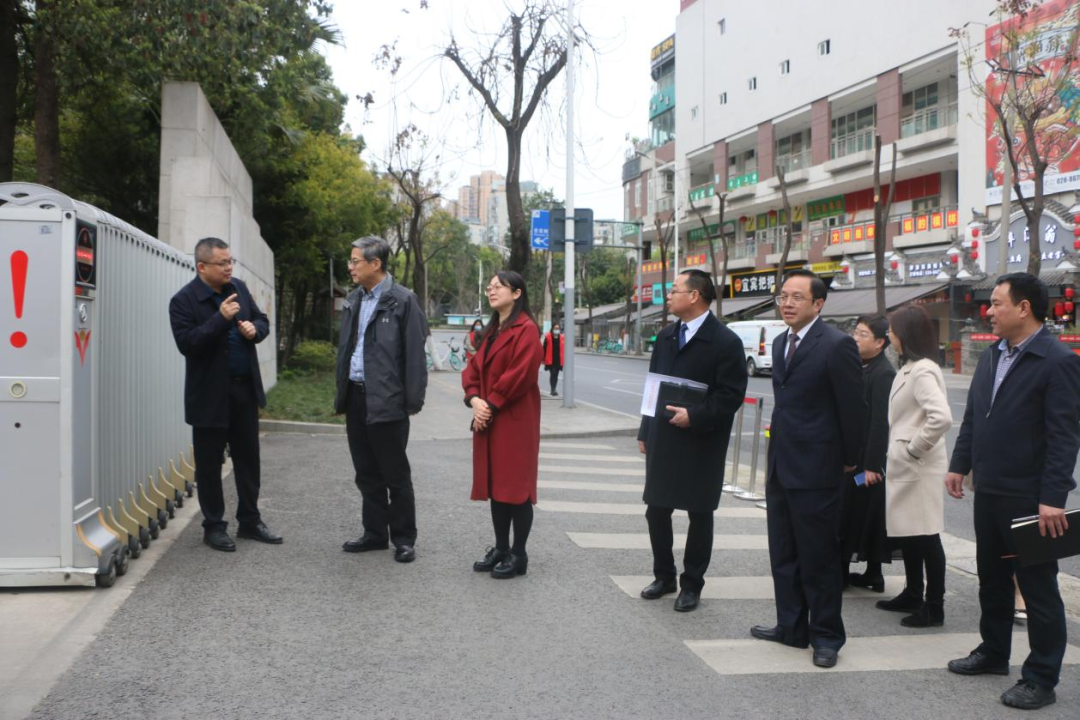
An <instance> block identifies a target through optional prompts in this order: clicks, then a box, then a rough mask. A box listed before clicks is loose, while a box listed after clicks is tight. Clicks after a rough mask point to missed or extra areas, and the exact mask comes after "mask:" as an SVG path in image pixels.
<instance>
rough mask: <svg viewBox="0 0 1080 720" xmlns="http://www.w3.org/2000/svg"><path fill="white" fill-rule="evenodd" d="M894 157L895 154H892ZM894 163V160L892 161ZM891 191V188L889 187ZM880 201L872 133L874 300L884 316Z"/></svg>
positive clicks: (877, 152)
mask: <svg viewBox="0 0 1080 720" xmlns="http://www.w3.org/2000/svg"><path fill="white" fill-rule="evenodd" d="M894 157H895V156H894ZM893 162H894V163H895V160H894V161H893ZM890 191H891V188H890ZM883 205H884V203H882V202H881V136H880V135H878V134H876V133H875V134H874V300H875V303H876V305H877V314H878V315H881V316H884V315H885V313H886V311H887V308H886V307H885V218H884V217H882V210H884V207H883Z"/></svg>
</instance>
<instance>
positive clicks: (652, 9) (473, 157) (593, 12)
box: [326, 0, 678, 219]
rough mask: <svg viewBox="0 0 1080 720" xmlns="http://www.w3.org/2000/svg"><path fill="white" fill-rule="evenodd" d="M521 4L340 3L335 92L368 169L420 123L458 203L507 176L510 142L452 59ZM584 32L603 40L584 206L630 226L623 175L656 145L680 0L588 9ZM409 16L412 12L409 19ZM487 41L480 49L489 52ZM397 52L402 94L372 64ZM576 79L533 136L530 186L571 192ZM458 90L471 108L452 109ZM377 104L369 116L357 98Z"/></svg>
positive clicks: (593, 59)
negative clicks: (484, 113)
mask: <svg viewBox="0 0 1080 720" xmlns="http://www.w3.org/2000/svg"><path fill="white" fill-rule="evenodd" d="M508 4H509V5H511V6H512V7H520V5H521V1H520V0H506V2H505V3H504V2H503V0H468V1H466V0H428V6H429V7H428V9H427V10H423V9H421V8H420V1H419V0H381V1H379V2H372V1H371V0H363V1H358V0H354V1H352V2H339V3H337V4H336V5H335V7H334V13H333V21H334V22H335V23H336V25H337V27H338V28H339V30H340V31H341V33H342V36H343V40H344V43H343V45H342V46H341V47H330V48H328V49H327V53H326V54H327V57H328V59H329V61H330V65H331V67H332V68H333V72H334V81H335V82H336V84H337V85H338V87H340V88H341V89H342V90H343V91H344V92H346V93H348V95H349V97H350V102H349V105H348V107H347V110H346V122H348V124H349V125H350V126H351V127H352V130H353V132H354V133H355V134H361V135H363V136H364V139H365V140H366V141H367V144H368V149H367V150H366V151H365V153H364V159H365V160H366V161H367V162H369V163H371V164H373V165H375V166H382V165H384V163H385V157H386V148H387V147H388V145H389V142H390V139H391V138H392V137H393V136H394V135H395V134H396V133H397V131H398V129H400V128H402V127H404V126H405V125H407V124H408V123H410V122H411V123H414V124H415V125H416V126H417V127H419V128H420V129H421V130H423V131H424V132H425V133H427V134H428V135H429V136H431V137H432V138H433V139H434V140H435V142H436V143H438V144H439V146H440V147H441V148H442V152H441V160H440V167H439V179H440V181H441V183H442V185H443V187H444V192H445V194H446V195H447V196H449V197H452V198H456V197H457V187H458V186H460V185H462V184H466V183H467V182H468V178H469V176H470V175H475V174H477V173H479V172H480V171H481V170H495V171H497V172H499V173H500V174H503V175H505V174H506V141H505V138H504V136H503V135H502V134H501V133H497V132H495V129H494V126H493V124H492V123H491V122H490V121H488V120H485V125H484V126H483V127H482V128H480V127H479V126H478V110H479V103H480V101H479V98H477V97H475V96H470V95H466V94H465V92H464V91H465V89H466V85H465V81H464V79H463V78H462V76H461V74H460V72H459V71H458V70H457V68H456V67H454V66H453V65H452V64H451V63H450V61H449V60H446V59H444V58H442V57H441V51H442V49H443V48H445V47H446V44H447V41H448V39H449V37H450V35H451V33H453V34H454V35H455V37H456V38H457V40H458V44H459V45H460V46H461V47H463V48H465V47H468V46H470V45H473V46H476V45H478V43H479V42H480V41H482V38H483V35H482V34H483V33H494V32H495V31H497V30H498V28H499V26H500V25H501V24H502V22H504V21H505V19H506V17H507V16H508V12H507V10H506V6H507V5H508ZM575 4H576V9H577V14H578V21H579V23H580V24H581V25H582V26H583V27H584V28H585V30H586V31H588V32H589V33H590V34H591V35H592V36H593V41H594V44H595V45H596V48H597V53H596V54H593V53H592V52H591V51H586V53H585V54H584V57H583V58H582V59H581V62H580V64H579V66H578V71H577V78H576V82H575V84H576V87H577V91H576V92H575V94H574V96H575V101H574V102H575V108H574V112H575V122H574V125H575V127H576V132H577V137H578V148H577V152H576V153H575V163H576V166H575V180H574V194H575V204H576V205H577V206H578V207H591V208H592V209H593V210H594V212H595V216H596V217H597V219H600V218H614V219H621V218H622V212H623V207H622V206H623V203H622V180H621V171H622V164H623V159H624V158H623V152H624V150H625V148H626V147H627V145H628V143H627V142H626V136H627V135H628V134H629V135H630V136H632V137H645V136H646V135H647V134H648V105H649V90H650V87H649V86H650V79H649V50H650V49H651V48H652V46H653V45H656V44H657V43H659V42H661V41H662V40H664V38H666V37H667V36H668V35H670V34H672V33H673V32H674V31H675V16H676V15H677V13H678V1H677V0H576V3H575ZM406 11H407V12H406ZM478 38H479V40H478ZM395 40H397V51H398V54H399V55H401V56H402V58H403V60H404V63H403V65H402V68H401V70H400V71H399V73H398V79H397V80H396V83H395V84H394V85H391V81H390V75H389V73H388V72H387V71H385V70H377V69H376V68H375V67H374V65H373V63H372V60H373V58H374V57H375V55H376V53H377V52H378V49H379V47H380V46H381V45H382V44H384V43H391V42H393V41H395ZM565 77H566V73H565V71H564V72H563V73H562V74H560V76H559V78H558V79H557V80H556V81H555V82H554V83H552V85H551V86H550V88H549V96H550V98H549V100H550V102H551V103H552V105H553V108H554V112H553V114H552V116H551V117H550V118H548V119H543V118H539V117H538V118H537V119H535V120H534V121H533V123H532V124H530V126H529V129H528V130H527V131H526V137H525V148H524V153H523V154H524V156H525V157H524V158H523V163H522V171H521V179H522V180H535V181H537V182H539V183H540V185H541V187H543V188H549V189H552V190H554V192H555V195H556V196H557V197H559V198H563V197H564V196H565V191H566V161H565V158H566V138H565V124H564V121H563V118H564V108H565V103H564V99H565V94H566V85H565V82H564V80H565ZM455 88H456V89H458V90H459V91H460V92H459V97H458V98H457V99H455V100H452V101H448V99H447V98H448V97H450V96H451V94H452V93H453V91H454V90H455ZM368 92H371V93H372V94H373V96H374V98H375V104H374V105H372V106H371V107H370V108H369V109H368V110H367V111H366V112H365V110H364V108H363V105H362V104H361V103H360V102H359V101H357V100H356V99H355V96H356V95H358V94H359V95H364V94H366V93H368Z"/></svg>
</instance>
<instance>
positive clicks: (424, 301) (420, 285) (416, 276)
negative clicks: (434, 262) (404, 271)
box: [409, 206, 431, 317]
mask: <svg viewBox="0 0 1080 720" xmlns="http://www.w3.org/2000/svg"><path fill="white" fill-rule="evenodd" d="M422 212H423V208H422V207H420V206H414V207H413V211H412V216H411V217H410V218H409V247H411V248H412V250H413V260H414V264H413V271H412V272H413V292H414V293H416V297H417V298H418V299H419V300H420V307H422V308H423V310H424V315H425V317H426V316H427V314H428V313H429V312H430V311H431V310H430V309H429V308H428V296H427V278H426V277H425V275H424V272H425V269H426V267H427V258H425V257H424V241H423V239H422V238H421V232H420V215H421V213H422Z"/></svg>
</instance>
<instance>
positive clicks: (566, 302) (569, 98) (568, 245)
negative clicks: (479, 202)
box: [562, 0, 577, 408]
mask: <svg viewBox="0 0 1080 720" xmlns="http://www.w3.org/2000/svg"><path fill="white" fill-rule="evenodd" d="M564 249H565V251H566V268H565V272H564V273H563V276H564V278H563V286H564V287H565V288H566V295H565V296H564V297H563V332H564V333H565V338H566V343H567V344H568V345H569V346H570V351H569V352H567V353H566V366H565V367H564V368H563V370H564V372H565V378H566V379H565V380H564V381H563V401H562V404H563V407H564V408H572V407H574V349H575V348H576V347H577V343H576V341H575V337H574V336H575V335H577V328H576V327H575V326H574V276H575V275H576V274H577V273H576V272H575V270H574V0H566V242H565V244H564Z"/></svg>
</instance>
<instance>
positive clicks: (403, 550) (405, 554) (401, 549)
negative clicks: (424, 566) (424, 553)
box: [394, 545, 416, 563]
mask: <svg viewBox="0 0 1080 720" xmlns="http://www.w3.org/2000/svg"><path fill="white" fill-rule="evenodd" d="M394 559H395V560H397V561H398V562H400V563H410V562H412V561H413V560H415V559H416V548H414V547H413V546H412V545H398V546H396V547H395V548H394Z"/></svg>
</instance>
